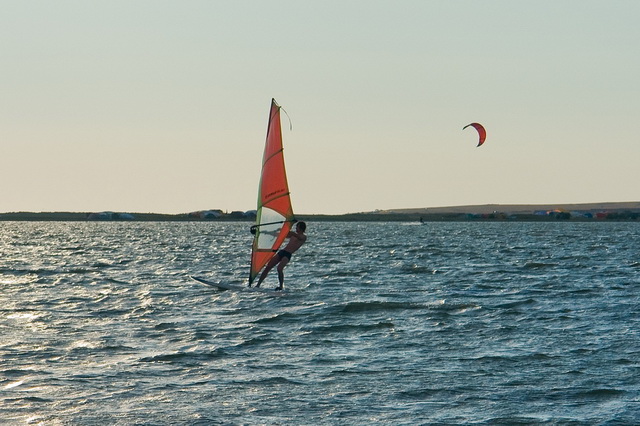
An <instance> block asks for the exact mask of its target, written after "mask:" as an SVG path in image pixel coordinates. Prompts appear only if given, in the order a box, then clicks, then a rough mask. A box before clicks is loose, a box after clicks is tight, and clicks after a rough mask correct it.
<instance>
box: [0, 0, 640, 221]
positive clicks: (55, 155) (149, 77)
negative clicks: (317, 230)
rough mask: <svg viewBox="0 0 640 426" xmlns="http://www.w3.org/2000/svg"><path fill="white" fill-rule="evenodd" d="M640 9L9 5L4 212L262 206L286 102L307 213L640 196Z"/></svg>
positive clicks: (4, 33) (350, 0)
mask: <svg viewBox="0 0 640 426" xmlns="http://www.w3.org/2000/svg"><path fill="white" fill-rule="evenodd" d="M638 16H640V2H638V1H636V0H627V1H625V0H612V1H607V0H600V1H593V0H563V1H557V0H541V1H537V2H531V1H520V0H484V1H481V2H480V1H474V0H456V1H450V0H441V1H430V0H393V1H391V0H388V1H380V0H323V1H317V0H315V1H308V0H287V1H280V0H272V1H265V0H228V1H225V0H220V1H212V0H207V1H196V0H180V1H177V0H176V1H162V0H144V1H143V0H133V1H132V0H109V1H85V0H77V1H69V0H57V1H55V2H53V1H48V0H46V1H45V0H0V70H1V72H0V212H15V211H46V212H49V211H75V212H90V211H105V210H109V211H122V212H157V213H185V212H191V211H197V210H205V209H221V210H224V211H233V210H243V211H244V210H251V209H255V208H256V200H257V188H258V180H259V174H260V164H261V160H262V151H263V147H264V140H265V136H266V127H267V119H268V114H269V106H270V102H271V98H275V99H276V100H277V102H278V103H279V104H280V105H281V106H282V107H283V108H284V109H285V110H286V112H287V114H288V116H289V117H290V122H289V118H287V116H286V115H284V114H283V123H282V127H283V138H284V146H285V160H286V162H287V173H288V177H289V186H290V190H291V196H292V202H293V207H294V211H296V212H297V213H300V214H339V213H354V212H368V211H373V210H377V209H381V210H385V209H397V208H421V207H440V206H457V205H471V204H493V203H499V204H546V203H581V202H612V201H638V200H640V189H639V183H640V166H639V165H638V164H639V159H640V128H638V114H639V113H640V45H639V44H638V42H639V41H640V25H638V22H637V17H638ZM471 122H479V123H482V124H483V125H484V127H485V128H486V130H487V141H486V142H485V144H484V145H483V146H482V147H479V148H477V147H476V145H477V138H478V135H477V133H475V130H474V129H472V128H467V129H466V130H464V131H463V130H462V128H463V127H464V126H465V125H467V124H469V123H471ZM290 126H291V129H290Z"/></svg>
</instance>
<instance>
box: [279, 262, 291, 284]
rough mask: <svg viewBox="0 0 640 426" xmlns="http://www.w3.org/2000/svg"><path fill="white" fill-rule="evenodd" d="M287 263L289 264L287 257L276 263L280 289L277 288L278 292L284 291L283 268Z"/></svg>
mask: <svg viewBox="0 0 640 426" xmlns="http://www.w3.org/2000/svg"><path fill="white" fill-rule="evenodd" d="M287 263H289V258H288V257H282V260H280V263H278V282H280V287H278V289H279V290H283V289H284V267H285V266H287Z"/></svg>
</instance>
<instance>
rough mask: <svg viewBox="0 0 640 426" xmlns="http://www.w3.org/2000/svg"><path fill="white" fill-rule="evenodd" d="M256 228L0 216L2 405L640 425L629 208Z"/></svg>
mask: <svg viewBox="0 0 640 426" xmlns="http://www.w3.org/2000/svg"><path fill="white" fill-rule="evenodd" d="M247 226H248V225H247V224H244V223H222V224H221V223H15V222H13V223H12V222H5V223H0V419H1V420H0V422H2V423H6V424H38V423H42V424H121V425H129V424H370V423H375V422H378V423H387V424H460V423H478V424H536V423H540V424H547V423H549V424H555V423H559V424H571V423H576V424H584V423H589V424H633V423H636V424H637V423H639V422H640V320H639V317H640V315H639V314H640V306H639V303H638V302H639V301H640V300H639V299H640V297H639V294H640V224H637V223H430V224H427V225H424V226H419V225H414V224H403V223H309V228H308V234H309V242H308V244H307V245H306V246H305V247H303V248H302V249H301V251H300V252H299V253H298V254H296V256H295V257H294V259H293V261H292V263H291V264H290V266H289V267H288V268H287V286H288V288H289V289H290V290H291V295H290V296H288V297H285V298H271V297H266V296H264V295H260V294H245V293H242V294H238V293H232V292H219V291H216V290H214V289H211V288H208V287H206V286H203V285H201V284H199V283H196V282H193V281H191V280H189V279H188V277H187V276H188V275H189V274H193V273H197V274H199V275H203V276H207V277H210V278H213V279H220V280H228V281H233V282H238V283H239V282H241V281H242V280H243V279H244V278H245V276H246V275H247V268H248V266H247V257H248V253H247V250H248V246H249V244H250V238H251V236H250V234H249V233H248V232H247ZM265 285H268V286H275V285H276V277H275V274H273V276H271V277H270V279H269V280H268V281H267V282H266V283H265Z"/></svg>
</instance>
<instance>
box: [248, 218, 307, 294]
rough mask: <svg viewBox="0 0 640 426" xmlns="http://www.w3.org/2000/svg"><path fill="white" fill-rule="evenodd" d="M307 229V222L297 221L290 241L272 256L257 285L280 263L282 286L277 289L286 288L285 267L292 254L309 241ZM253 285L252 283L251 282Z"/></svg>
mask: <svg viewBox="0 0 640 426" xmlns="http://www.w3.org/2000/svg"><path fill="white" fill-rule="evenodd" d="M306 230H307V224H306V223H304V222H298V223H296V231H295V232H293V231H289V234H288V235H287V238H289V242H288V243H287V245H286V246H284V248H283V249H281V250H278V252H277V253H276V254H275V255H274V256H273V257H272V258H271V260H270V261H269V263H267V266H265V267H264V271H262V275H260V278H259V279H258V283H257V284H256V287H260V284H262V281H264V279H265V278H266V277H267V275H268V274H269V271H271V269H273V267H274V266H276V265H278V281H279V283H280V286H279V287H277V288H276V290H284V267H285V266H287V264H288V263H289V261H290V260H291V255H292V254H293V253H295V252H296V251H297V250H298V249H299V248H300V247H302V245H303V244H304V243H305V241H307V236H306V235H305V233H304V232H305V231H306ZM249 286H251V284H249Z"/></svg>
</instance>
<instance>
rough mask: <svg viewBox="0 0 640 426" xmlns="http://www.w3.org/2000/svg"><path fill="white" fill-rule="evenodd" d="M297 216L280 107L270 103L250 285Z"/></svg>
mask: <svg viewBox="0 0 640 426" xmlns="http://www.w3.org/2000/svg"><path fill="white" fill-rule="evenodd" d="M293 221H294V216H293V208H292V207H291V196H290V192H289V184H288V182H287V173H286V170H285V164H284V149H283V146H282V130H281V125H280V106H279V105H278V104H277V103H276V101H275V99H272V100H271V110H270V113H269V123H268V126H267V138H266V142H265V147H264V154H263V159H262V172H261V175H260V184H259V186H258V209H257V214H256V224H255V226H253V227H252V229H253V230H255V234H254V239H253V246H252V252H251V268H250V272H249V284H251V283H252V282H253V280H254V279H255V278H256V276H257V275H258V273H259V272H260V270H261V269H262V268H263V267H264V265H266V263H267V262H268V261H269V260H270V259H271V257H273V254H274V252H275V251H276V250H277V249H278V248H279V247H280V245H281V244H282V243H283V241H284V240H285V238H286V237H287V234H288V233H289V231H290V230H291V227H292V225H293Z"/></svg>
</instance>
